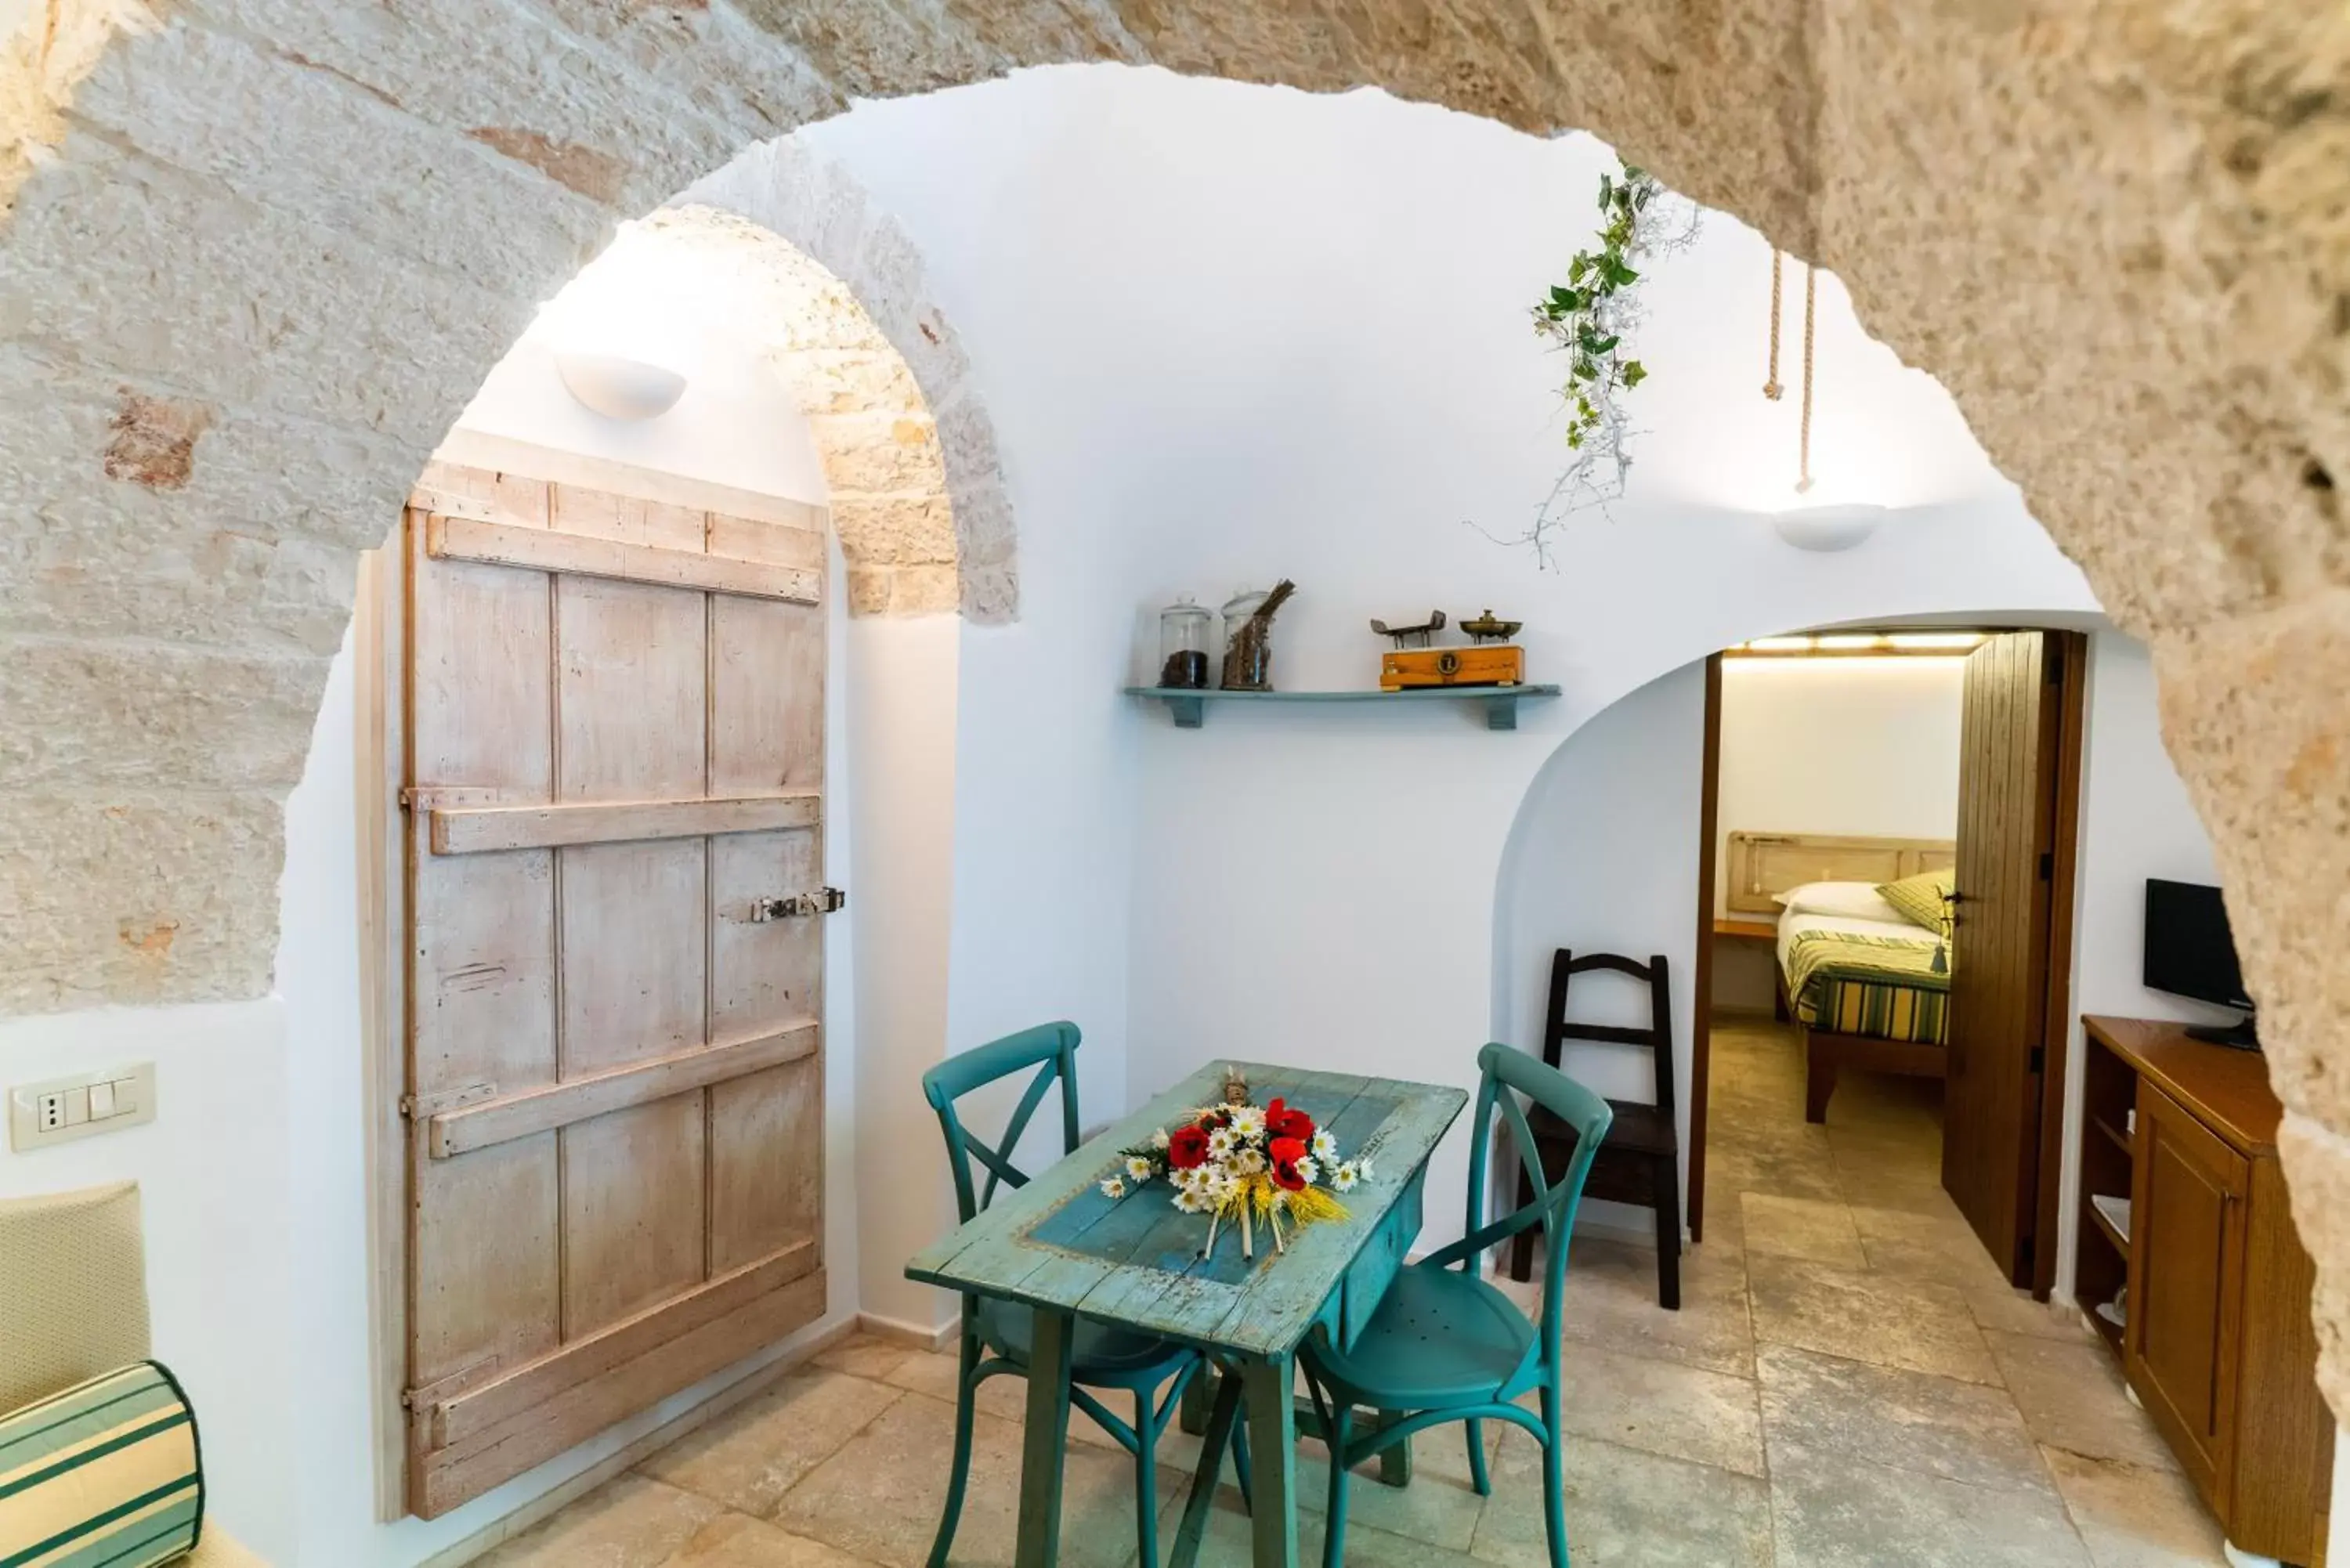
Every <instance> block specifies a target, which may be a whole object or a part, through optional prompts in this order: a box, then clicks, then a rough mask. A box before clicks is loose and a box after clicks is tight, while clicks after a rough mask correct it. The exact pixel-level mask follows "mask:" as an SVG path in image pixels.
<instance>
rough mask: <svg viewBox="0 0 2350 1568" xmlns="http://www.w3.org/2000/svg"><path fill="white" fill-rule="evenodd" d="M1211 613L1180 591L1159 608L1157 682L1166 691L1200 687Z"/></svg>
mask: <svg viewBox="0 0 2350 1568" xmlns="http://www.w3.org/2000/svg"><path fill="white" fill-rule="evenodd" d="M1214 625H1215V617H1213V616H1212V615H1211V614H1209V613H1208V611H1207V610H1206V609H1204V608H1202V607H1200V606H1199V605H1196V604H1193V603H1192V602H1191V595H1189V594H1186V595H1184V596H1183V597H1181V598H1179V599H1177V600H1176V601H1175V602H1174V603H1173V604H1171V605H1169V606H1168V607H1166V608H1165V609H1163V610H1160V611H1159V686H1160V687H1161V688H1163V689H1165V690H1167V691H1205V690H1207V688H1208V687H1209V685H1210V684H1211V682H1210V681H1209V680H1208V649H1209V642H1210V639H1211V638H1212V637H1213V636H1214V629H1213V628H1214Z"/></svg>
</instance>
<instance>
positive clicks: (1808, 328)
mask: <svg viewBox="0 0 2350 1568" xmlns="http://www.w3.org/2000/svg"><path fill="white" fill-rule="evenodd" d="M1819 282H1820V270H1819V268H1817V267H1815V266H1814V265H1812V264H1811V263H1809V262H1805V263H1804V431H1803V437H1802V445H1801V447H1800V448H1799V449H1798V451H1797V453H1796V460H1795V467H1796V478H1795V493H1796V494H1798V495H1801V494H1802V493H1804V492H1805V491H1807V490H1809V489H1810V488H1811V487H1812V314H1813V307H1814V305H1816V304H1817V302H1818V299H1819Z"/></svg>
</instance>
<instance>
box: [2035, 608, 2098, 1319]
mask: <svg viewBox="0 0 2350 1568" xmlns="http://www.w3.org/2000/svg"><path fill="white" fill-rule="evenodd" d="M2036 629H2038V630H2040V632H2041V634H2042V635H2043V636H2044V637H2046V638H2047V639H2049V641H2048V647H2049V648H2050V649H2052V650H2053V651H2054V655H2055V657H2056V658H2057V659H2060V660H2061V661H2062V665H2061V668H2062V670H2063V671H2064V680H2063V685H2062V688H2061V690H2060V691H2059V692H2058V694H2057V711H2056V714H2055V724H2056V802H2055V807H2056V810H2055V819H2054V826H2052V828H2051V830H2050V844H2049V854H2050V857H2051V859H2050V863H2049V874H2048V883H2049V886H2048V948H2047V970H2046V974H2047V994H2046V998H2045V1000H2044V1002H2043V1008H2044V1010H2045V1011H2044V1012H2043V1020H2042V1023H2041V1030H2042V1041H2041V1052H2042V1054H2041V1061H2040V1154H2039V1158H2038V1160H2037V1161H2036V1163H2035V1168H2034V1170H2033V1186H2034V1189H2035V1192H2034V1198H2033V1230H2032V1294H2033V1299H2034V1300H2036V1301H2043V1302H2044V1301H2046V1300H2047V1299H2048V1297H2049V1295H2050V1294H2051V1293H2053V1292H2054V1290H2055V1288H2056V1258H2057V1252H2058V1251H2059V1249H2058V1247H2057V1245H2056V1236H2057V1229H2058V1222H2059V1220H2060V1217H2061V1216H2060V1210H2062V1209H2063V1206H2064V1204H2063V1188H2064V1077H2065V1072H2066V1069H2067V1068H2068V1067H2069V1065H2070V1064H2071V1059H2072V1054H2073V962H2074V952H2073V903H2074V895H2075V894H2076V893H2077V891H2078V888H2077V886H2076V884H2077V881H2078V876H2079V867H2080V852H2081V769H2082V763H2083V757H2084V753H2085V750H2086V745H2087V739H2088V734H2087V722H2088V700H2089V638H2088V634H2087V633H2085V632H2080V631H2070V630H2059V629H2056V628H2036Z"/></svg>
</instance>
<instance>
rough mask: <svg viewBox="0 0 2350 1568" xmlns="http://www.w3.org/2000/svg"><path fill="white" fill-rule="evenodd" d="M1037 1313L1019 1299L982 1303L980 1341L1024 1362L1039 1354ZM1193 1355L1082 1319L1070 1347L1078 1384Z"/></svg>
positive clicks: (1007, 1357)
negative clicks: (1036, 1353) (1036, 1339)
mask: <svg viewBox="0 0 2350 1568" xmlns="http://www.w3.org/2000/svg"><path fill="white" fill-rule="evenodd" d="M1035 1328H1036V1318H1035V1314H1034V1313H1032V1312H1030V1311H1029V1309H1028V1308H1026V1307H1024V1306H1022V1305H1020V1304H1019V1303H1016V1302H1003V1301H993V1300H987V1301H982V1302H981V1303H979V1337H980V1342H981V1343H982V1344H983V1345H986V1346H987V1347H988V1349H990V1350H992V1351H993V1352H994V1353H995V1354H996V1355H1000V1356H1002V1357H1003V1359H1005V1360H1006V1361H1010V1362H1013V1363H1014V1364H1016V1365H1018V1366H1027V1365H1028V1364H1029V1363H1030V1362H1031V1361H1032V1360H1034V1359H1035V1354H1034V1352H1035ZM1190 1354H1191V1352H1190V1351H1188V1350H1186V1349H1184V1347H1183V1346H1181V1345H1177V1344H1174V1343H1173V1342H1172V1341H1170V1340H1164V1339H1159V1338H1155V1337H1153V1336H1151V1335H1149V1334H1136V1333H1134V1332H1133V1331H1131V1330H1129V1329H1123V1328H1115V1327H1112V1326H1110V1325H1108V1324H1098V1323H1093V1322H1090V1321H1088V1320H1087V1319H1085V1318H1079V1319H1077V1332H1076V1344H1075V1345H1073V1346H1071V1348H1070V1352H1069V1376H1070V1377H1071V1379H1072V1380H1073V1381H1075V1382H1078V1383H1098V1382H1104V1381H1122V1380H1123V1379H1125V1378H1127V1377H1128V1376H1133V1375H1135V1374H1138V1373H1156V1372H1158V1371H1159V1369H1160V1368H1163V1367H1165V1366H1167V1365H1168V1364H1169V1363H1170V1362H1173V1361H1179V1360H1180V1359H1181V1358H1182V1357H1184V1356H1185V1355H1190Z"/></svg>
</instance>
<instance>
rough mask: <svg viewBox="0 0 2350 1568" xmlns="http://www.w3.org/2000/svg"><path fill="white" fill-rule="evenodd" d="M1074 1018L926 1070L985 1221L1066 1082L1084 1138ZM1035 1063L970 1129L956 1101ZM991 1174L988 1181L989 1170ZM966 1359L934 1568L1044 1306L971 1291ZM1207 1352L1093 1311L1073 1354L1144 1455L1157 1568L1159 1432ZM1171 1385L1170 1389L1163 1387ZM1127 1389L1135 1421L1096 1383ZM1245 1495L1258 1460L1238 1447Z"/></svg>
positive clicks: (1148, 1548) (965, 1318)
mask: <svg viewBox="0 0 2350 1568" xmlns="http://www.w3.org/2000/svg"><path fill="white" fill-rule="evenodd" d="M1080 1038H1081V1036H1080V1035H1079V1033H1078V1032H1077V1026H1076V1024H1074V1023H1044V1024H1039V1025H1037V1026H1036V1027H1035V1028H1033V1029H1024V1030H1022V1031H1021V1032H1020V1033H1017V1034H1010V1035H1006V1036H1005V1037H1004V1038H1003V1039H1001V1040H997V1041H994V1042H992V1043H991V1044H985V1045H982V1046H980V1047H978V1048H977V1049H976V1050H972V1051H966V1052H964V1053H963V1054H962V1055H959V1056H955V1057H951V1058H950V1059H949V1060H947V1061H944V1062H941V1063H940V1064H938V1065H937V1066H935V1067H933V1068H931V1070H930V1071H929V1072H927V1073H925V1074H923V1075H922V1094H923V1096H924V1097H925V1098H927V1099H928V1100H929V1101H930V1103H931V1109H932V1110H934V1111H936V1112H937V1113H938V1116H939V1126H940V1127H941V1129H942V1130H943V1131H944V1132H945V1134H946V1143H947V1164H948V1167H949V1168H950V1169H951V1171H952V1172H953V1175H954V1188H955V1210H956V1213H957V1215H958V1217H959V1218H960V1220H962V1223H964V1224H969V1223H970V1222H971V1221H972V1220H974V1219H976V1218H978V1216H979V1213H980V1211H981V1210H983V1209H985V1208H986V1207H987V1206H988V1205H989V1204H990V1203H992V1202H993V1201H994V1200H995V1198H996V1196H997V1194H998V1192H999V1191H1001V1190H1005V1189H1018V1188H1022V1187H1024V1186H1026V1185H1027V1184H1028V1173H1027V1172H1025V1171H1024V1170H1022V1169H1021V1168H1019V1166H1018V1165H1017V1164H1016V1163H1014V1155H1015V1153H1016V1151H1017V1150H1018V1148H1019V1147H1020V1140H1021V1138H1022V1137H1023V1136H1024V1134H1025V1133H1026V1132H1027V1131H1028V1127H1029V1124H1030V1122H1032V1121H1033V1120H1034V1119H1035V1115H1036V1112H1037V1110H1038V1109H1039V1108H1040V1107H1041V1106H1043V1105H1044V1103H1045V1096H1047V1095H1049V1094H1051V1093H1052V1092H1053V1090H1054V1089H1055V1087H1057V1088H1058V1089H1059V1091H1060V1094H1059V1099H1060V1102H1061V1139H1060V1145H1061V1147H1060V1150H1059V1153H1060V1154H1062V1155H1067V1154H1070V1153H1073V1152H1075V1150H1076V1147H1077V1144H1078V1142H1079V1140H1080V1132H1079V1128H1080V1126H1081V1124H1080V1122H1079V1120H1078V1116H1077V1044H1078V1042H1079V1040H1080ZM1032 1069H1033V1071H1034V1074H1035V1075H1034V1076H1033V1077H1032V1078H1031V1079H1030V1080H1029V1083H1028V1086H1027V1088H1026V1090H1025V1091H1024V1093H1023V1094H1022V1095H1021V1096H1020V1100H1019V1103H1018V1104H1017V1105H1016V1106H1014V1108H1013V1112H1012V1115H1011V1116H1010V1118H1009V1119H1008V1120H1007V1121H1006V1122H1005V1123H1004V1127H1003V1134H1002V1135H1001V1136H1000V1137H997V1138H995V1139H994V1140H993V1142H990V1141H989V1140H987V1139H984V1138H983V1137H979V1136H978V1135H977V1134H975V1133H974V1132H972V1129H971V1128H970V1127H967V1126H965V1125H964V1123H963V1119H962V1115H961V1113H960V1112H959V1110H958V1109H957V1106H958V1103H959V1102H961V1101H962V1100H963V1099H964V1098H965V1097H966V1096H971V1095H972V1094H975V1093H977V1092H979V1091H980V1090H982V1089H984V1088H987V1087H989V1086H990V1085H994V1084H997V1083H1000V1082H1002V1081H1003V1080H1004V1079H1007V1078H1012V1077H1014V1076H1016V1075H1019V1074H1021V1073H1024V1072H1028V1071H1031V1070H1032ZM982 1176H984V1178H985V1179H984V1181H983V1180H982V1179H981V1178H982ZM961 1340H962V1365H961V1370H960V1374H959V1376H957V1378H956V1381H955V1441H954V1468H953V1472H952V1475H951V1479H950V1480H949V1482H948V1485H947V1501H946V1509H945V1511H944V1514H943V1516H942V1517H941V1519H940V1521H939V1533H938V1539H937V1540H936V1541H935V1542H933V1543H932V1545H931V1568H945V1565H946V1561H947V1552H948V1551H949V1549H950V1548H951V1546H952V1545H953V1544H954V1534H955V1526H956V1525H957V1523H958V1522H960V1521H961V1519H962V1504H963V1493H964V1490H965V1489H966V1487H967V1485H968V1483H969V1482H970V1480H971V1444H972V1425H973V1417H974V1414H975V1404H974V1401H975V1399H976V1397H977V1395H978V1392H979V1386H980V1385H981V1384H983V1383H984V1382H986V1381H987V1380H988V1379H989V1378H991V1377H1000V1376H1015V1375H1016V1376H1022V1377H1025V1376H1028V1368H1029V1366H1030V1362H1031V1359H1032V1356H1031V1349H1032V1347H1033V1345H1035V1314H1033V1313H1032V1312H1031V1311H1030V1309H1028V1308H1027V1307H1024V1306H1022V1305H1020V1304H1019V1303H1015V1302H1006V1301H998V1300H995V1299H993V1298H992V1297H984V1296H974V1295H966V1296H964V1297H963V1299H962V1335H961ZM1205 1365H1206V1363H1205V1360H1204V1358H1203V1357H1202V1356H1201V1354H1200V1353H1199V1352H1198V1351H1196V1350H1193V1349H1191V1348H1190V1347H1189V1346H1186V1345H1177V1344H1174V1343H1173V1342H1171V1341H1169V1340H1164V1339H1157V1338H1153V1337H1151V1336H1149V1335H1146V1334H1135V1333H1131V1332H1129V1331H1128V1330H1125V1329H1120V1328H1115V1327H1112V1326H1109V1325H1107V1324H1097V1323H1091V1322H1088V1321H1087V1320H1086V1319H1084V1318H1079V1319H1078V1320H1077V1322H1076V1335H1075V1344H1074V1345H1073V1346H1072V1350H1071V1355H1070V1372H1069V1382H1070V1389H1069V1402H1070V1403H1071V1404H1072V1405H1074V1406H1076V1407H1077V1408H1078V1409H1080V1410H1083V1411H1084V1412H1085V1413H1086V1414H1087V1415H1088V1416H1090V1417H1093V1418H1094V1420H1096V1421H1097V1422H1098V1423H1100V1425H1101V1428H1102V1429H1103V1430H1104V1431H1106V1432H1107V1433H1108V1434H1109V1435H1110V1436H1111V1437H1112V1438H1116V1439H1117V1440H1118V1444H1119V1445H1120V1446H1121V1447H1122V1448H1124V1449H1126V1451H1127V1452H1128V1453H1129V1454H1131V1455H1133V1456H1134V1461H1135V1477H1134V1480H1135V1524H1136V1532H1137V1540H1138V1542H1139V1549H1140V1568H1157V1564H1158V1562H1159V1532H1158V1507H1157V1499H1158V1473H1159V1472H1158V1460H1157V1457H1156V1455H1157V1449H1158V1443H1159V1434H1160V1433H1161V1432H1163V1431H1165V1430H1166V1428H1167V1424H1168V1421H1169V1419H1170V1417H1171V1415H1172V1413H1173V1412H1174V1410H1175V1408H1176V1407H1177V1405H1178V1403H1179V1402H1180V1400H1181V1398H1182V1397H1183V1392H1184V1390H1185V1389H1186V1388H1188V1387H1189V1386H1191V1382H1192V1380H1193V1379H1194V1378H1195V1377H1197V1376H1200V1375H1201V1372H1202V1371H1203V1369H1204V1367H1205ZM1162 1385H1164V1386H1165V1392H1164V1394H1163V1395H1162V1394H1161V1393H1160V1392H1159V1389H1160V1387H1161V1386H1162ZM1094 1388H1102V1389H1117V1390H1120V1391H1122V1392H1125V1393H1129V1394H1131V1395H1133V1396H1134V1420H1133V1422H1132V1423H1131V1424H1129V1423H1128V1422H1127V1421H1125V1420H1123V1419H1121V1418H1120V1417H1118V1416H1115V1415H1113V1414H1111V1412H1110V1411H1109V1409H1108V1408H1107V1407H1105V1406H1104V1405H1103V1404H1102V1402H1101V1401H1100V1400H1099V1399H1097V1398H1096V1397H1094V1396H1093V1395H1092V1394H1091V1393H1089V1392H1087V1390H1088V1389H1094ZM1235 1458H1236V1460H1237V1462H1238V1465H1239V1469H1240V1474H1241V1478H1242V1480H1241V1484H1242V1488H1243V1496H1245V1495H1246V1489H1247V1484H1248V1482H1247V1476H1248V1459H1247V1451H1246V1449H1245V1448H1238V1449H1236V1453H1235Z"/></svg>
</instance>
